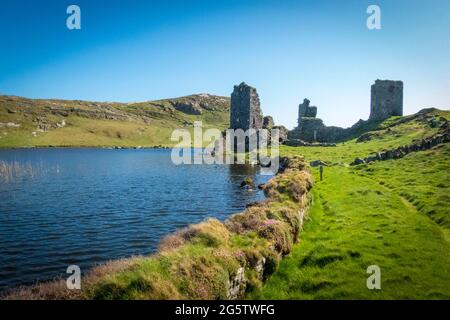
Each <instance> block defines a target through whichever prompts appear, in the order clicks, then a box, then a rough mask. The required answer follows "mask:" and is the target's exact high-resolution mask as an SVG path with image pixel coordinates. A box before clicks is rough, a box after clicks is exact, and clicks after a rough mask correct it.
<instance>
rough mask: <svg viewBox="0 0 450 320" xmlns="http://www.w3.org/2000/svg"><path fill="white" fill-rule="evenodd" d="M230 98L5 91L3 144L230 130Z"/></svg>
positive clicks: (121, 140) (0, 106) (0, 123)
mask: <svg viewBox="0 0 450 320" xmlns="http://www.w3.org/2000/svg"><path fill="white" fill-rule="evenodd" d="M229 110H230V100H229V98H227V97H219V96H213V95H208V94H198V95H191V96H186V97H181V98H175V99H166V100H158V101H148V102H139V103H114V102H113V103H105V102H90V101H80V100H73V101H72V100H71V101H69V100H40V99H26V98H21V97H14V96H0V147H34V146H38V147H44V146H76V147H100V146H122V147H130V146H143V147H149V146H157V145H162V146H169V145H171V141H170V135H171V133H172V131H173V130H174V129H176V128H186V129H188V130H192V128H193V122H194V121H197V120H202V121H203V125H204V127H205V128H209V127H214V128H218V129H225V128H226V127H227V124H228V123H229Z"/></svg>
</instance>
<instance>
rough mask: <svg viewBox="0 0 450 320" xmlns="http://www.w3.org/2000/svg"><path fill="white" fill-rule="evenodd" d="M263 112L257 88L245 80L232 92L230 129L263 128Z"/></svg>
mask: <svg viewBox="0 0 450 320" xmlns="http://www.w3.org/2000/svg"><path fill="white" fill-rule="evenodd" d="M262 127H263V114H262V111H261V106H260V102H259V96H258V93H257V92H256V89H255V88H253V87H250V86H249V85H247V84H246V83H245V82H242V83H241V84H240V85H238V86H234V90H233V93H232V94H231V113H230V129H242V130H244V131H246V130H248V129H250V128H252V129H262Z"/></svg>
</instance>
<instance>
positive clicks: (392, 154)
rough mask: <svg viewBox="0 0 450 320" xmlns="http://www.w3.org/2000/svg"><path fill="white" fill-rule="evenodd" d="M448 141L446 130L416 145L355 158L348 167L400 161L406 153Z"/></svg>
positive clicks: (449, 137) (449, 133) (448, 136)
mask: <svg viewBox="0 0 450 320" xmlns="http://www.w3.org/2000/svg"><path fill="white" fill-rule="evenodd" d="M449 141H450V132H449V130H448V129H447V130H445V131H444V132H441V133H438V134H437V135H434V136H432V137H429V138H425V139H422V140H420V141H418V142H416V143H413V144H410V145H407V146H401V147H398V148H395V149H390V150H387V151H381V152H377V153H376V154H375V155H371V156H368V157H366V158H364V159H362V158H355V160H353V162H352V163H350V165H351V166H355V165H358V164H365V163H370V162H374V161H384V160H391V159H400V158H403V157H404V156H405V155H407V154H408V153H411V152H417V151H423V150H427V149H431V148H433V147H434V146H436V145H438V144H441V143H446V142H449Z"/></svg>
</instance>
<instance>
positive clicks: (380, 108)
mask: <svg viewBox="0 0 450 320" xmlns="http://www.w3.org/2000/svg"><path fill="white" fill-rule="evenodd" d="M402 115H403V82H402V81H392V80H376V81H375V83H374V84H373V85H372V87H371V102H370V117H369V120H383V119H387V118H389V117H390V116H402Z"/></svg>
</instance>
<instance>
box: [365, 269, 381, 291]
mask: <svg viewBox="0 0 450 320" xmlns="http://www.w3.org/2000/svg"><path fill="white" fill-rule="evenodd" d="M367 273H369V274H370V276H369V277H368V278H367V281H366V285H367V289H369V290H374V289H377V290H381V269H380V267H379V266H377V265H371V266H368V267H367Z"/></svg>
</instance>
